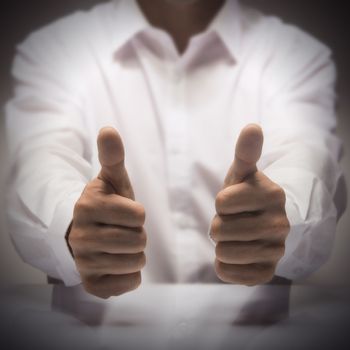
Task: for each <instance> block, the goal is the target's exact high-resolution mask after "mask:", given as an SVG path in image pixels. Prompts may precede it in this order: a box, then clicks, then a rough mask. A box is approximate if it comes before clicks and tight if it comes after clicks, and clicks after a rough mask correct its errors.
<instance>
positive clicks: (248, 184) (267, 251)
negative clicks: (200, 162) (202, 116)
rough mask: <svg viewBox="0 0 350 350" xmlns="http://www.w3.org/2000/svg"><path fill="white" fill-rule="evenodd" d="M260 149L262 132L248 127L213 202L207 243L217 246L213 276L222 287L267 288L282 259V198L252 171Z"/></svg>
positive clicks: (284, 234) (284, 220) (284, 231)
mask: <svg viewBox="0 0 350 350" xmlns="http://www.w3.org/2000/svg"><path fill="white" fill-rule="evenodd" d="M262 145H263V133H262V130H261V128H260V127H259V126H258V125H255V124H250V125H247V126H246V127H245V128H244V129H243V130H242V132H241V134H240V136H239V138H238V141H237V145H236V151H235V158H234V161H233V164H232V166H231V167H230V169H229V171H228V174H227V176H226V178H225V182H224V187H223V189H222V190H221V191H220V192H219V193H218V195H217V197H216V202H215V206H216V212H217V214H216V215H215V217H214V218H213V220H212V225H211V237H212V238H213V240H214V241H215V242H216V249H215V252H216V260H215V271H216V274H217V276H218V277H219V278H220V279H221V280H222V281H224V282H228V283H235V284H245V285H248V286H253V285H256V284H262V283H267V282H269V281H270V280H271V279H272V278H273V277H274V273H275V269H276V265H277V262H278V261H279V260H280V259H281V258H282V256H283V255H284V250H285V240H286V237H287V235H288V232H289V229H290V227H289V221H288V219H287V215H286V212H285V200H286V199H285V198H286V197H285V193H284V191H283V189H282V188H281V187H280V186H278V185H277V184H276V183H274V182H272V181H271V180H270V179H269V178H268V177H267V176H266V175H264V174H263V173H262V172H260V171H258V170H257V167H256V162H257V161H258V160H259V158H260V155H261V150H262Z"/></svg>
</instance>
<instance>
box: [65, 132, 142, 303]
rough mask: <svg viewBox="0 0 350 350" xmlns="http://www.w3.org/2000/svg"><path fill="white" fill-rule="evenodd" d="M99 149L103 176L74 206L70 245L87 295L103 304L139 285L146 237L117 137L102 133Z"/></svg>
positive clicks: (118, 137) (89, 184)
mask: <svg viewBox="0 0 350 350" xmlns="http://www.w3.org/2000/svg"><path fill="white" fill-rule="evenodd" d="M97 145H98V151H99V160H100V163H101V171H100V173H99V175H98V176H97V178H96V179H94V180H92V181H91V182H90V183H88V184H87V186H86V187H85V189H84V191H83V193H82V195H81V197H80V198H79V200H78V201H77V203H76V204H75V207H74V214H73V221H72V225H71V230H70V233H69V236H68V243H69V245H70V247H71V250H72V253H73V256H74V259H75V263H76V266H77V268H78V271H79V273H80V275H81V278H82V283H83V286H84V288H85V290H86V291H87V292H89V293H91V294H94V295H96V296H98V297H101V298H104V299H106V298H109V297H110V296H116V295H120V294H123V293H125V292H128V291H131V290H134V289H136V288H137V287H138V286H139V285H140V283H141V269H142V268H143V267H144V265H145V263H146V258H145V254H144V249H145V246H146V241H147V237H146V232H145V230H144V228H143V225H144V222H145V210H144V207H143V206H142V205H141V204H140V203H138V202H136V201H135V199H134V192H133V189H132V186H131V184H130V181H129V177H128V174H127V171H126V169H125V167H124V147H123V144H122V140H121V138H120V136H119V134H118V133H117V131H116V130H115V129H113V128H103V129H102V130H101V131H100V134H99V136H98V139H97Z"/></svg>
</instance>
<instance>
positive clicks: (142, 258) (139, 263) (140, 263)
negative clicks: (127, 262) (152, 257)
mask: <svg viewBox="0 0 350 350" xmlns="http://www.w3.org/2000/svg"><path fill="white" fill-rule="evenodd" d="M145 265H146V255H145V253H139V254H136V267H137V269H138V270H141V269H143V268H144V267H145Z"/></svg>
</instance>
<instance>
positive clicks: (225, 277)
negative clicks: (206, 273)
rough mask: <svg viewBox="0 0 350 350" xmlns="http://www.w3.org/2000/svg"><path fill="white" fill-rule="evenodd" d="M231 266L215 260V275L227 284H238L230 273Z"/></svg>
mask: <svg viewBox="0 0 350 350" xmlns="http://www.w3.org/2000/svg"><path fill="white" fill-rule="evenodd" d="M229 268H230V266H229V265H228V264H225V263H223V262H221V261H219V260H217V259H216V260H215V273H216V275H217V277H218V278H219V279H220V280H221V281H222V282H225V283H237V281H236V279H235V278H234V277H233V275H232V274H230V273H229V272H228V270H229Z"/></svg>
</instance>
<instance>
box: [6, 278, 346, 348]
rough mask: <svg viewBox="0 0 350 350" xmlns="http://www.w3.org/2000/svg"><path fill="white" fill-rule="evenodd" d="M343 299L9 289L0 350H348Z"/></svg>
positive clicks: (255, 292) (291, 291)
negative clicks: (101, 296)
mask: <svg viewBox="0 0 350 350" xmlns="http://www.w3.org/2000/svg"><path fill="white" fill-rule="evenodd" d="M349 296H350V291H349V289H348V288H339V287H338V288H326V287H323V288H321V287H313V286H303V285H293V286H292V287H291V288H290V287H289V286H285V285H264V286H258V287H244V286H235V285H225V284H187V285H183V284H174V285H165V284H153V285H152V284H150V285H142V286H141V287H140V288H139V289H137V290H136V291H133V292H130V293H127V294H124V295H122V296H119V297H113V298H110V299H108V300H102V299H98V298H95V297H93V296H91V295H89V294H87V293H85V292H84V290H83V288H82V287H81V286H77V287H73V288H67V287H64V286H62V285H54V286H52V285H23V286H15V287H12V288H8V289H6V290H3V291H2V292H1V301H0V312H1V320H0V331H1V333H2V334H1V338H0V339H1V342H2V343H1V344H0V347H1V348H2V349H9V348H14V349H155V350H156V349H259V350H260V349H269V350H271V349H279V350H280V349H308V350H310V349H316V348H317V349H331V348H332V349H333V348H335V349H336V348H337V349H341V348H344V349H350V335H349V330H350V327H349V325H350V322H349V321H350V297H349ZM4 345H6V346H4Z"/></svg>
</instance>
